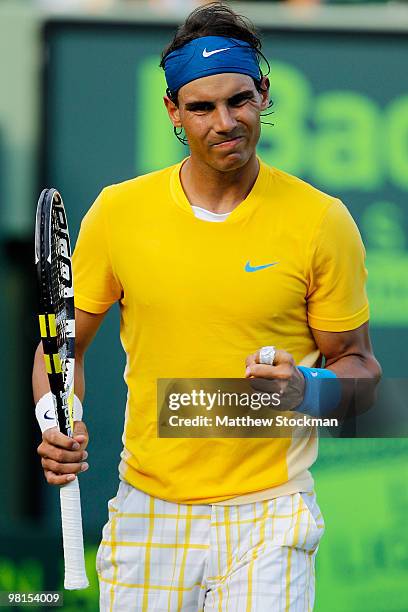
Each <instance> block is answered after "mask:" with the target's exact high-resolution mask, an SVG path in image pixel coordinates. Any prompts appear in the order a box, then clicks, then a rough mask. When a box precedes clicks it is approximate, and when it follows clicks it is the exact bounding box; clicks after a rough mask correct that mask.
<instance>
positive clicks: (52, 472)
mask: <svg viewBox="0 0 408 612" xmlns="http://www.w3.org/2000/svg"><path fill="white" fill-rule="evenodd" d="M105 314H106V313H103V314H92V313H89V312H84V311H83V310H79V309H77V308H76V309H75V395H77V396H78V397H79V399H80V400H81V401H82V400H83V398H84V393H85V377H84V355H85V351H86V349H87V348H88V346H89V345H90V343H91V342H92V340H93V338H94V337H95V334H96V332H97V330H98V328H99V326H100V324H101V322H102V320H103V318H104V316H105ZM49 390H50V386H49V383H48V377H47V374H46V371H45V364H44V357H43V350H42V344H41V343H40V344H39V346H38V347H37V350H36V353H35V357H34V366H33V394H34V401H35V403H37V402H38V400H39V399H40V398H41V397H42V396H43V395H45V394H46V393H48V391H49ZM87 444H88V432H87V429H86V425H85V423H84V422H83V421H76V422H75V426H74V437H73V438H69V437H68V436H65V435H64V434H62V433H61V432H59V431H58V430H57V429H56V428H55V427H54V428H51V429H48V430H46V431H44V433H43V440H42V442H41V444H40V445H39V447H38V449H37V452H38V454H39V455H40V457H41V464H42V466H43V468H44V473H45V477H46V479H47V481H48V482H49V483H50V484H65V483H66V482H68V481H69V480H73V479H74V478H75V476H74V475H75V474H76V473H78V472H80V471H81V470H83V469H84V466H86V467H87V464H84V463H83V461H84V460H85V459H86V458H87V456H88V454H87V452H86V451H85V448H86V446H87ZM86 467H85V469H86Z"/></svg>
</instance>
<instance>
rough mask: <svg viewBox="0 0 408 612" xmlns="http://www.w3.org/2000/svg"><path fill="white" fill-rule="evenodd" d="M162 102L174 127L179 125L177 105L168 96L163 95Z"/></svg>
mask: <svg viewBox="0 0 408 612" xmlns="http://www.w3.org/2000/svg"><path fill="white" fill-rule="evenodd" d="M163 102H164V105H165V107H166V109H167V112H168V114H169V117H170V121H171V122H172V124H173V125H174V127H181V121H180V112H179V109H178V106H176V104H175V103H174V102H173V101H172V100H170V98H169V97H168V96H163Z"/></svg>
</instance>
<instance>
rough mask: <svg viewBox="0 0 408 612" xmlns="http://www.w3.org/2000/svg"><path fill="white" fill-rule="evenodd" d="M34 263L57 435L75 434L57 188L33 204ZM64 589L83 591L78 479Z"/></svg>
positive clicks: (66, 272) (63, 224) (71, 494)
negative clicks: (34, 205)
mask: <svg viewBox="0 0 408 612" xmlns="http://www.w3.org/2000/svg"><path fill="white" fill-rule="evenodd" d="M35 263H36V268H37V276H38V284H39V321H40V332H41V339H42V344H43V349H44V359H45V367H46V370H47V374H48V379H49V383H50V389H51V393H52V395H53V399H54V408H55V413H56V418H57V422H58V426H59V429H60V431H61V432H62V433H63V434H65V435H67V436H71V437H72V435H73V429H74V422H73V404H74V369H75V308H74V288H73V282H72V280H73V279H72V266H71V248H70V242H69V234H68V224H67V217H66V214H65V209H64V204H63V202H62V198H61V196H60V194H59V193H58V191H57V190H56V189H44V190H43V191H42V192H41V195H40V199H39V200H38V205H37V215H36V226H35ZM60 500H61V518H62V539H63V545H64V560H65V579H64V587H65V588H66V589H69V590H72V589H85V588H86V587H87V586H88V584H89V583H88V578H87V575H86V571H85V558H84V543H83V536H82V517H81V498H80V492H79V484H78V478H76V479H75V480H73V481H72V482H69V483H67V484H66V485H64V486H62V487H60Z"/></svg>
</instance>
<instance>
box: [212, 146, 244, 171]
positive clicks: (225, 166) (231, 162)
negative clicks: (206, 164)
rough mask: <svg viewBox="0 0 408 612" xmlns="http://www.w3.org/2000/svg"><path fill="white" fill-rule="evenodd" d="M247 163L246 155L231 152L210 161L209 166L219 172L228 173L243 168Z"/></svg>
mask: <svg viewBox="0 0 408 612" xmlns="http://www.w3.org/2000/svg"><path fill="white" fill-rule="evenodd" d="M248 161H249V157H248V155H242V153H239V152H237V151H233V152H231V153H228V154H227V155H225V156H223V157H222V158H219V159H215V160H211V162H212V163H211V166H212V167H213V168H214V169H215V170H218V171H219V172H230V171H232V170H239V168H243V167H244V166H245V164H247V163H248Z"/></svg>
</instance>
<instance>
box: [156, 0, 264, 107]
mask: <svg viewBox="0 0 408 612" xmlns="http://www.w3.org/2000/svg"><path fill="white" fill-rule="evenodd" d="M203 36H225V37H227V38H237V39H238V40H243V41H245V42H247V43H249V44H250V45H251V47H253V48H254V49H255V52H256V54H257V58H258V62H259V61H260V59H261V58H262V59H264V61H265V62H266V64H267V66H268V73H267V74H269V63H268V60H267V59H266V58H265V56H264V55H263V54H262V52H261V48H262V42H261V39H260V37H259V35H258V33H257V31H256V28H255V26H254V25H253V23H252V22H251V21H250V20H249V19H247V17H244V16H243V15H238V14H237V13H234V11H233V10H232V9H231V8H230V7H229V6H226V5H225V4H222V2H210V3H209V4H206V5H204V6H200V7H198V8H196V9H195V10H194V11H193V12H192V13H190V15H189V16H188V17H187V19H186V20H185V22H184V23H183V24H182V25H181V26H179V28H178V30H177V32H176V34H175V36H174V38H173V40H172V41H171V42H170V43H169V44H168V45H167V47H166V48H165V49H164V50H163V52H162V54H161V62H160V67H161V68H163V69H164V64H165V61H166V57H167V56H168V55H169V54H170V53H172V51H175V50H176V49H179V48H180V47H183V46H184V45H185V44H187V43H189V42H191V41H192V40H194V39H196V38H201V37H203ZM261 76H264V75H262V72H261ZM254 83H255V86H256V88H257V90H258V91H262V87H261V82H260V81H257V80H255V79H254ZM177 93H178V92H170V91H168V90H167V94H168V96H169V98H170V99H171V100H172V101H173V102H174V103H175V104H177V102H178V100H177Z"/></svg>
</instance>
